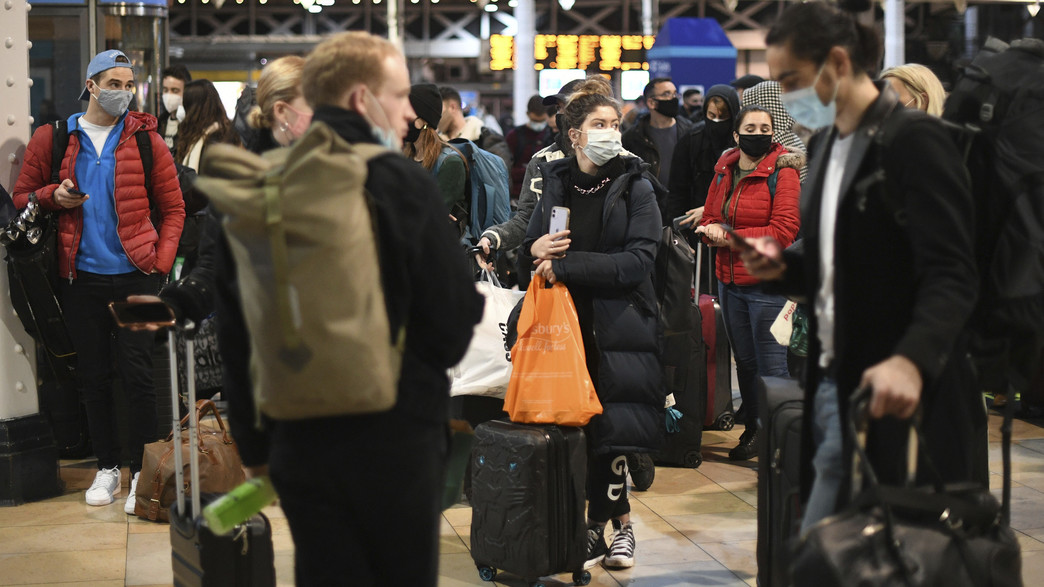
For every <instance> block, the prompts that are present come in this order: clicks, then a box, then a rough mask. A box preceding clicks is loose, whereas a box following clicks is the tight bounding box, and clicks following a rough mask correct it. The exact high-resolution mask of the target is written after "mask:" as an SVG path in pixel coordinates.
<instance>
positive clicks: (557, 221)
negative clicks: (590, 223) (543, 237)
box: [547, 206, 569, 240]
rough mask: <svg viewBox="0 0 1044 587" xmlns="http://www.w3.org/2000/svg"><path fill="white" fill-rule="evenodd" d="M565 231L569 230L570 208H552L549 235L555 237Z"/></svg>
mask: <svg viewBox="0 0 1044 587" xmlns="http://www.w3.org/2000/svg"><path fill="white" fill-rule="evenodd" d="M564 230H569V208H566V207H565V206H555V207H553V208H551V222H550V223H549V227H548V231H547V233H548V234H551V235H553V234H557V233H559V232H562V231H564ZM560 238H561V237H560ZM555 240H558V239H555Z"/></svg>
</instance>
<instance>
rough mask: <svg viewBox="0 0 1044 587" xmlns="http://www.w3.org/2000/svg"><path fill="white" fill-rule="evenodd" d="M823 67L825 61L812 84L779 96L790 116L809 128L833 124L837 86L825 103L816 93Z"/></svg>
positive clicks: (835, 112)
mask: <svg viewBox="0 0 1044 587" xmlns="http://www.w3.org/2000/svg"><path fill="white" fill-rule="evenodd" d="M824 67H826V64H825V63H824V64H823V65H822V66H821V67H820V68H819V73H817V74H816V79H815V80H814V81H813V82H812V85H810V86H808V87H807V88H802V89H800V90H795V91H793V92H787V93H785V94H783V95H781V96H780V100H781V101H782V102H783V107H784V108H786V109H787V112H788V113H789V114H790V117H791V118H793V119H794V121H795V122H797V123H798V124H800V125H801V126H804V127H805V128H808V129H810V130H817V129H820V128H823V127H824V126H830V125H832V124H834V117H835V116H836V115H837V87H836V86H835V87H834V95H833V97H831V98H830V103H829V104H827V105H824V104H823V102H822V100H820V99H819V94H817V93H816V84H817V83H819V76H821V75H823V68H824Z"/></svg>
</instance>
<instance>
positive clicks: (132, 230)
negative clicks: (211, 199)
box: [14, 111, 185, 279]
mask: <svg viewBox="0 0 1044 587" xmlns="http://www.w3.org/2000/svg"><path fill="white" fill-rule="evenodd" d="M124 116H125V118H124V120H123V132H122V134H121V135H120V138H119V142H118V143H117V145H116V165H115V169H114V171H113V173H114V174H115V183H114V188H113V193H112V194H107V196H108V197H111V198H113V200H114V202H115V209H116V219H115V220H116V233H117V234H118V236H119V239H120V243H121V244H122V246H123V249H124V252H125V253H126V254H127V259H128V260H130V262H131V264H133V265H134V267H136V268H137V269H138V270H139V271H141V272H142V273H150V272H152V271H153V270H156V271H157V272H159V273H169V272H170V268H171V266H172V265H173V264H174V256H175V254H176V253H177V250H178V239H179V238H180V237H181V229H182V227H183V226H184V224H185V202H184V200H183V199H182V196H181V187H180V184H179V183H178V174H177V171H176V170H175V168H174V159H173V158H172V157H171V155H170V151H169V150H167V144H166V143H165V142H164V140H163V137H161V136H160V135H159V133H157V132H155V131H156V117H155V116H152V115H151V114H145V113H142V112H134V111H130V112H127V114H125V115H124ZM138 131H148V134H149V140H150V143H151V145H152V201H153V203H154V205H155V207H156V208H157V209H158V210H159V212H160V218H161V221H160V225H159V226H158V227H157V226H154V225H153V224H152V221H151V220H150V218H149V212H150V205H149V204H150V202H149V194H148V192H147V191H146V189H145V170H144V166H143V164H142V161H141V152H140V151H139V150H138V143H137V140H136V139H135V138H134V134H135V133H137V132H138ZM53 142H54V127H53V126H51V125H44V126H41V127H40V128H38V129H36V132H35V133H33V138H32V139H31V140H30V141H29V145H28V147H26V154H25V164H24V165H23V167H22V171H21V173H20V174H19V175H18V181H17V183H16V184H15V189H14V202H15V206H17V207H18V208H24V207H25V206H26V205H28V204H29V194H31V193H34V192H35V193H36V197H37V199H38V200H39V202H40V205H41V206H42V207H43V208H44V209H45V210H53V211H57V212H58V213H59V215H58V274H59V277H61V278H63V279H66V278H67V279H73V278H75V277H76V253H77V251H78V250H79V246H80V237H81V236H82V234H83V209H82V208H81V207H79V206H77V207H75V208H63V207H62V206H61V205H60V204H58V202H57V201H55V199H54V190H55V189H57V188H58V184H53V183H51V146H52V144H53ZM79 152H80V137H79V134H78V133H76V132H71V133H69V145H68V147H67V148H66V149H65V157H63V159H62V164H61V171H60V174H59V177H60V178H61V179H62V180H65V179H71V180H73V181H76V156H77V155H78V154H79ZM92 195H93V196H94V197H100V195H98V194H92Z"/></svg>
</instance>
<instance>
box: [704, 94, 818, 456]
mask: <svg viewBox="0 0 1044 587" xmlns="http://www.w3.org/2000/svg"><path fill="white" fill-rule="evenodd" d="M735 128H736V132H735V133H734V138H735V140H736V142H737V144H738V145H739V147H737V148H734V149H730V150H728V151H726V152H725V153H724V154H723V155H722V156H721V158H720V159H719V160H718V163H717V164H716V165H715V166H714V170H715V172H716V176H715V178H714V179H713V180H712V181H711V186H710V190H709V191H708V193H707V203H706V206H705V208H704V213H703V219H702V220H701V221H700V226H699V227H698V228H697V229H696V232H697V233H699V234H702V235H703V238H704V240H705V241H706V242H707V243H708V244H710V245H711V246H714V247H720V248H719V249H717V254H716V255H715V256H716V262H715V272H716V274H717V276H718V293H719V303H720V304H721V309H722V313H723V314H724V317H725V331H726V333H727V334H728V337H729V343H730V344H731V345H732V352H733V354H734V355H735V357H736V374H737V378H738V379H739V388H740V396H741V397H742V398H743V411H744V413H745V417H744V418H743V419H744V422H743V424H745V425H746V429H745V430H744V431H743V435H742V436H740V442H739V445H738V446H737V447H736V448H734V449H732V450H731V451H729V458H730V459H732V460H734V461H741V460H747V459H750V458H752V457H754V456H755V455H756V454H757V447H758V444H757V439H758V432H757V415H758V410H757V395H756V391H755V389H756V383H757V377H758V376H759V375H761V376H769V375H775V376H786V375H787V350H786V347H784V346H782V345H780V344H779V343H777V342H776V340H775V338H773V336H772V333H770V332H769V328H770V327H771V326H772V322H773V321H774V320H775V319H776V316H778V315H779V312H780V310H782V309H783V304H784V303H786V299H785V298H783V297H782V296H779V295H772V294H768V293H766V292H765V291H764V288H763V287H762V286H761V285H760V284H759V283H758V280H757V279H755V278H753V277H751V276H750V275H749V274H748V273H747V271H746V269H745V268H744V266H743V261H741V260H740V256H739V253H738V252H737V251H733V250H731V249H730V248H729V246H728V240H727V237H726V233H725V230H724V228H723V226H722V225H724V224H728V225H731V226H732V227H733V228H735V229H736V232H738V233H739V234H740V235H742V236H743V237H744V238H754V237H760V236H772V237H773V238H775V239H776V240H777V241H779V242H780V243H781V244H782V245H783V246H787V245H790V243H792V242H793V241H794V237H795V236H796V235H797V232H798V226H799V224H800V214H799V212H798V195H799V194H800V192H801V181H800V179H799V177H798V169H799V168H800V167H801V166H802V165H803V164H804V155H803V154H800V153H790V152H788V151H787V149H786V148H785V147H783V145H780V144H779V143H773V142H772V131H773V121H772V115H771V114H770V113H769V112H768V110H766V109H764V108H762V107H761V106H747V107H745V108H743V109H742V110H740V112H739V114H738V115H737V116H736V127H735Z"/></svg>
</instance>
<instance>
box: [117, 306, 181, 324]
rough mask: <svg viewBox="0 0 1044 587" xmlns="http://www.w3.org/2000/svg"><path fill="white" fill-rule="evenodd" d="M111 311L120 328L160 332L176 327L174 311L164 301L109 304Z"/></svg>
mask: <svg viewBox="0 0 1044 587" xmlns="http://www.w3.org/2000/svg"><path fill="white" fill-rule="evenodd" d="M109 311H110V312H111V313H112V317H113V318H114V319H115V320H116V325H117V326H119V327H120V328H129V329H131V330H159V329H160V328H165V327H168V326H174V311H173V310H171V309H170V306H168V305H167V304H165V303H163V302H162V301H147V302H145V301H126V302H109Z"/></svg>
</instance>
